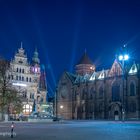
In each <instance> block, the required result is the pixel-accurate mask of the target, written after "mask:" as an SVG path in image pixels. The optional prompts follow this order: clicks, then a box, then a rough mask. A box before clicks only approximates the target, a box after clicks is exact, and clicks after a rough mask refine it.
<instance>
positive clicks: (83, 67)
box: [75, 51, 95, 75]
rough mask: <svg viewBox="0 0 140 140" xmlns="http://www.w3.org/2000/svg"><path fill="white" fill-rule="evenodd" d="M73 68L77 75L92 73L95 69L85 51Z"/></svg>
mask: <svg viewBox="0 0 140 140" xmlns="http://www.w3.org/2000/svg"><path fill="white" fill-rule="evenodd" d="M75 70H76V74H78V75H85V74H92V73H93V72H94V71H95V66H94V64H93V63H92V61H91V60H90V58H89V57H88V55H87V53H86V51H85V53H84V54H83V56H82V57H81V59H80V61H79V63H78V64H77V65H76V66H75Z"/></svg>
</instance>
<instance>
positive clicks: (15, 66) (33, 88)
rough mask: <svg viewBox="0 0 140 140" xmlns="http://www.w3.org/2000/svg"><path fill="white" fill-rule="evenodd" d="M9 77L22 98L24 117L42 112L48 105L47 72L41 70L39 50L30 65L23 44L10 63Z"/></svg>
mask: <svg viewBox="0 0 140 140" xmlns="http://www.w3.org/2000/svg"><path fill="white" fill-rule="evenodd" d="M8 76H9V79H10V82H11V84H12V85H13V86H14V87H15V88H16V89H17V91H18V92H19V94H20V96H21V99H22V103H23V115H29V114H31V112H33V111H35V112H40V111H41V105H42V104H46V96H47V85H46V76H45V70H44V69H43V70H41V68H40V60H39V58H38V52H37V50H35V52H34V55H33V58H32V63H31V64H30V63H29V62H28V58H27V55H25V50H24V49H23V47H22V44H21V47H20V48H19V49H18V52H17V53H16V54H15V56H14V59H13V60H11V62H10V70H9V71H8Z"/></svg>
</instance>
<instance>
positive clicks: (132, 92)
mask: <svg viewBox="0 0 140 140" xmlns="http://www.w3.org/2000/svg"><path fill="white" fill-rule="evenodd" d="M135 95H136V88H135V84H134V83H133V82H131V84H130V96H135Z"/></svg>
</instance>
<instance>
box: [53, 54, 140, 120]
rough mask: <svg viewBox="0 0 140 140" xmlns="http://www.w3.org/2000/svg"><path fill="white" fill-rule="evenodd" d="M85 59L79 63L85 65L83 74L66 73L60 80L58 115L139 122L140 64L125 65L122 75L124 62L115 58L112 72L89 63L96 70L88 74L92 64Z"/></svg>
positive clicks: (73, 117) (82, 68)
mask: <svg viewBox="0 0 140 140" xmlns="http://www.w3.org/2000/svg"><path fill="white" fill-rule="evenodd" d="M84 55H85V54H84ZM85 60H87V56H86V55H85V56H83V57H82V61H80V63H79V64H77V65H78V66H81V65H84V67H81V70H79V71H80V73H77V72H76V74H72V73H69V72H64V73H63V74H62V76H61V77H60V80H59V83H58V88H57V96H56V97H57V115H59V116H62V117H63V118H64V119H108V120H114V119H116V120H121V119H122V118H123V117H124V118H125V119H139V118H140V73H139V71H140V65H139V64H137V63H132V64H129V65H128V64H126V65H125V67H124V68H125V74H123V70H122V65H121V63H120V62H119V61H118V59H115V61H114V63H113V65H112V67H111V68H110V69H107V70H101V71H96V70H95V66H94V65H93V66H92V65H91V63H90V65H91V66H90V67H93V68H94V71H93V72H92V73H89V70H87V73H86V71H85V67H86V66H87V67H88V65H89V61H85ZM90 62H91V61H90ZM78 66H76V68H77V67H78ZM90 67H89V69H90ZM81 71H83V73H81Z"/></svg>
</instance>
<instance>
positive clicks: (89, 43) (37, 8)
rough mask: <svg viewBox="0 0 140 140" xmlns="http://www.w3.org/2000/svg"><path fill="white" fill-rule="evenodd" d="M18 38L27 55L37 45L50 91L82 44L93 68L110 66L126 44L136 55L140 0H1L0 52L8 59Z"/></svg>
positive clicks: (76, 57) (80, 51)
mask: <svg viewBox="0 0 140 140" xmlns="http://www.w3.org/2000/svg"><path fill="white" fill-rule="evenodd" d="M21 41H22V42H23V48H24V49H25V50H26V53H27V56H28V57H29V58H30V59H29V60H31V57H32V56H33V51H34V49H35V47H37V48H38V52H39V57H40V60H41V63H42V64H44V65H45V67H46V75H47V82H48V89H49V95H53V92H54V90H55V87H56V84H57V82H58V79H59V77H60V75H61V74H62V73H63V71H64V70H67V71H70V72H72V71H74V65H75V64H76V63H77V62H78V61H79V59H80V57H81V56H82V54H83V53H84V51H85V49H86V51H87V53H88V55H89V57H90V58H91V59H92V60H93V62H94V64H95V65H96V67H102V68H104V67H108V68H110V67H111V65H112V63H113V61H114V59H115V55H116V54H117V53H118V52H119V50H120V48H121V47H122V46H123V45H124V44H127V48H128V51H129V54H130V57H131V59H138V60H139V59H140V52H139V46H140V1H139V0H137V1H136V0H131V1H130V0H110V1H109V0H104V1H103V0H102V1H101V0H85V1H84V0H79V1H78V0H56V1H55V0H9V1H8V0H0V55H1V56H3V57H5V58H6V59H8V60H11V58H13V57H14V54H15V52H16V51H17V49H18V48H19V47H20V42H21Z"/></svg>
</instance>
